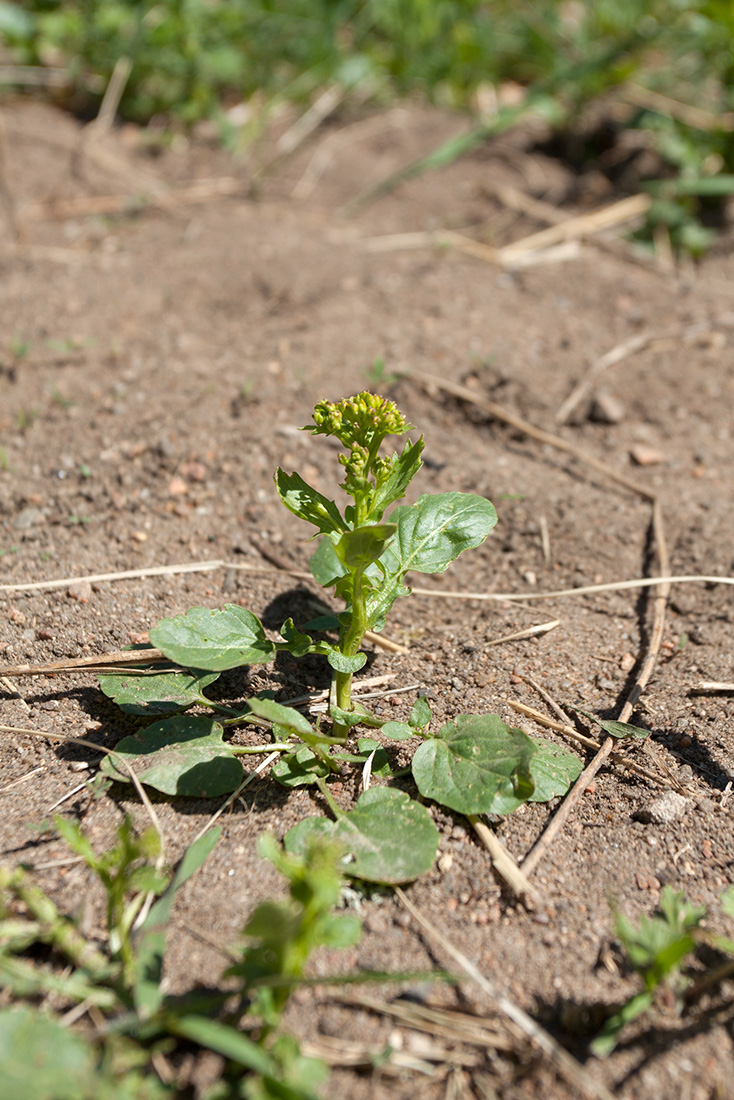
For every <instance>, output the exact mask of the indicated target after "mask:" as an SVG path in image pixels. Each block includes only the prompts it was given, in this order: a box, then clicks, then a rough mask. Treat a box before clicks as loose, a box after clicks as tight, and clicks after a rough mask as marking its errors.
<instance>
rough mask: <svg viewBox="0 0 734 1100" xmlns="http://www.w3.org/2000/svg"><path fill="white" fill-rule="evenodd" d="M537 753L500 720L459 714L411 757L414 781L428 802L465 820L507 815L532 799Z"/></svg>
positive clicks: (485, 716) (531, 743)
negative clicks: (468, 817)
mask: <svg viewBox="0 0 734 1100" xmlns="http://www.w3.org/2000/svg"><path fill="white" fill-rule="evenodd" d="M535 752H536V747H535V744H534V742H533V741H531V739H530V738H529V737H528V736H527V735H526V734H524V733H523V732H522V730H519V729H510V728H509V727H508V726H506V725H505V723H504V722H503V721H502V719H501V718H500V717H499V716H498V715H496V714H460V715H459V716H458V717H457V719H456V721H455V722H449V723H448V724H447V725H445V726H443V727H442V728H441V729H440V730H439V731H438V733H437V734H435V735H434V736H431V737H429V738H428V740H427V741H424V742H423V744H422V745H419V746H418V749H417V750H416V752H415V755H414V756H413V764H412V770H413V778H414V779H415V781H416V784H417V785H418V790H419V791H420V792H421V794H422V795H423V796H424V798H432V799H433V800H434V801H435V802H439V803H440V804H441V805H442V806H448V807H449V808H450V809H452V810H457V811H458V812H459V813H462V814H489V813H493V814H507V813H511V812H512V810H516V809H517V807H518V806H520V805H522V803H523V802H526V801H527V800H528V798H530V796H531V794H532V793H533V789H534V785H533V779H532V775H531V771H530V769H531V763H532V758H533V756H534V755H535Z"/></svg>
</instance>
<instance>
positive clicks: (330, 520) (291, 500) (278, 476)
mask: <svg viewBox="0 0 734 1100" xmlns="http://www.w3.org/2000/svg"><path fill="white" fill-rule="evenodd" d="M275 484H276V486H277V488H278V496H279V497H280V499H281V500H282V502H283V504H284V505H285V506H286V508H287V509H288V511H289V512H292V513H293V515H294V516H298V518H299V519H305V520H306V521H307V522H308V523H312V524H313V525H314V527H318V529H319V531H320V532H321V533H322V534H324V535H329V534H335V533H337V532H341V531H346V529H347V525H346V523H345V522H344V520H343V519H342V517H341V515H340V513H339V509H338V508H337V506H336V504H335V503H334V501H333V500H329V499H328V497H325V496H324V495H323V494H322V493H319V492H318V490H317V489H313V488H312V487H311V486H310V485H308V484H307V482H305V481H304V480H303V478H302V477H301V475H300V474H296V473H293V474H287V473H285V471H284V470H281V469H280V467H278V469H277V470H276V472H275Z"/></svg>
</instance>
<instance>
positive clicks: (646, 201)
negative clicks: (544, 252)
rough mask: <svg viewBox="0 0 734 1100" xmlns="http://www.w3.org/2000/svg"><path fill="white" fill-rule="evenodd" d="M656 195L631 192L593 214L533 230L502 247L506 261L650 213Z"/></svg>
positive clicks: (580, 237)
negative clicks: (520, 238)
mask: <svg viewBox="0 0 734 1100" xmlns="http://www.w3.org/2000/svg"><path fill="white" fill-rule="evenodd" d="M651 202H652V198H651V196H650V195H631V196H630V197H629V198H626V199H620V200H619V202H613V203H611V204H610V205H609V206H603V207H601V209H600V210H594V211H592V212H591V213H590V214H579V215H577V216H576V217H573V218H565V219H564V220H563V221H562V222H558V223H557V224H556V225H549V226H548V228H547V229H541V230H539V231H538V232H537V233H531V234H530V235H529V236H527V237H523V238H522V240H519V241H515V242H514V243H513V244H507V245H505V246H504V248H502V249H500V252H501V254H502V257H503V261H504V262H505V263H506V262H507V261H508V260H509V261H511V260H512V258H513V257H514V256H516V255H518V254H520V253H523V252H531V251H536V250H537V249H540V248H548V247H549V246H551V245H555V244H559V243H561V242H567V241H571V240H581V239H583V238H584V237H587V236H588V235H589V234H593V233H599V232H601V230H603V229H609V228H610V227H611V226H617V225H622V224H623V223H624V222H628V221H631V220H633V219H635V218H639V217H641V216H642V215H643V214H646V213H647V211H648V210H649V209H650V204H651Z"/></svg>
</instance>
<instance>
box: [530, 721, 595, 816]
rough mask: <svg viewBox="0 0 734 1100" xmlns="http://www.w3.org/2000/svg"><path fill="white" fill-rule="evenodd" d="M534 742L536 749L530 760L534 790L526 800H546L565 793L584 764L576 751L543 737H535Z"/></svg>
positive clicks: (579, 773)
mask: <svg viewBox="0 0 734 1100" xmlns="http://www.w3.org/2000/svg"><path fill="white" fill-rule="evenodd" d="M535 744H536V746H537V749H538V751H537V752H536V753H535V756H534V757H533V758H532V760H531V761H530V774H531V775H532V777H533V781H534V783H535V790H534V791H533V793H532V794H531V795H530V798H529V799H528V801H529V802H548V801H549V799H551V798H556V797H557V796H558V795H564V794H565V793H566V791H567V790H568V789H569V787H570V786H571V784H572V783H575V782H576V780H577V779H578V777H579V776H580V775H581V772H582V771H583V768H584V765H583V762H582V761H581V760H580V759H579V757H578V756H576V753H574V752H568V751H567V750H566V749H563V748H561V747H560V745H555V744H554V743H553V742H552V741H547V740H546V739H545V738H543V737H541V738H537V739H535Z"/></svg>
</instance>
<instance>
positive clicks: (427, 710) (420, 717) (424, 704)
mask: <svg viewBox="0 0 734 1100" xmlns="http://www.w3.org/2000/svg"><path fill="white" fill-rule="evenodd" d="M432 717H433V711H432V710H431V707H430V705H429V702H428V700H427V699H426V697H425V695H419V696H418V698H417V699H416V701H415V703H414V704H413V709H412V710H411V712H410V718H409V719H408V722H409V724H410V725H411V726H412V727H413V728H414V729H416V730H424V729H425V728H426V726H427V725H428V724H429V722H430V721H431V718H432Z"/></svg>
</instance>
